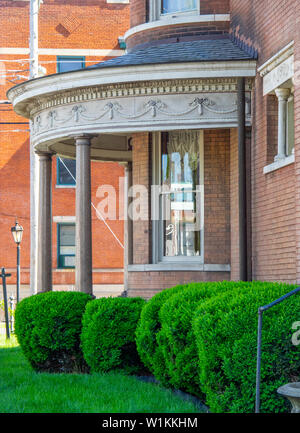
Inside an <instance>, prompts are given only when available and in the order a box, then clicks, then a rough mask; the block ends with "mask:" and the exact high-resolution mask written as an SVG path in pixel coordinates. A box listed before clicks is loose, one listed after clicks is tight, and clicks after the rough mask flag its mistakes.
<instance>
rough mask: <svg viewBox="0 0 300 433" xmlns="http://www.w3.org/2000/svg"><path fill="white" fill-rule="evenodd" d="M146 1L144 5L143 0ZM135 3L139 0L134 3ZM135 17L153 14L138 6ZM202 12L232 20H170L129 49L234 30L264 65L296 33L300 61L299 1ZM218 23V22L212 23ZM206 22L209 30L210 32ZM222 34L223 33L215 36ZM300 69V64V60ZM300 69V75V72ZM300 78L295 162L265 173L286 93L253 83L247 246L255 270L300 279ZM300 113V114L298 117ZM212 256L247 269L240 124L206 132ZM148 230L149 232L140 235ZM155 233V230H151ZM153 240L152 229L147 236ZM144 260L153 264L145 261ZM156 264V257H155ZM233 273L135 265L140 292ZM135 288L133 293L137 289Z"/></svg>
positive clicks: (210, 4) (211, 4)
mask: <svg viewBox="0 0 300 433" xmlns="http://www.w3.org/2000/svg"><path fill="white" fill-rule="evenodd" d="M136 3H139V5H140V6H141V2H136ZM132 4H133V5H134V2H133V3H132ZM133 9H134V10H133V12H132V17H131V20H132V21H131V24H132V25H138V24H142V23H144V22H145V21H146V19H145V13H144V15H143V13H142V9H139V11H138V9H137V8H135V7H134V8H133ZM200 10H201V12H200V13H201V14H210V13H219V14H221V13H222V14H225V13H230V15H231V21H230V24H228V23H226V22H225V23H218V24H217V25H216V24H213V23H205V24H202V23H201V25H200V24H198V25H197V24H193V25H192V24H189V25H186V26H183V25H178V26H176V25H173V26H170V25H168V26H162V27H159V28H156V29H155V28H154V29H152V30H151V29H149V30H145V31H143V32H139V33H136V34H134V35H132V36H131V37H130V38H128V47H129V49H130V48H132V47H134V46H135V45H139V44H141V43H147V44H150V43H151V42H152V43H157V41H158V40H164V41H165V40H168V42H174V43H176V42H177V41H178V39H182V40H184V39H188V38H189V39H205V38H207V39H210V38H213V36H212V34H213V33H214V32H217V31H223V32H224V33H226V31H227V30H228V27H229V29H230V30H229V33H230V34H231V36H232V37H233V38H234V39H235V40H236V42H237V43H238V44H240V45H241V46H243V47H244V49H246V50H247V51H252V52H257V53H258V68H259V67H260V66H261V65H262V64H263V63H265V62H266V61H267V60H268V59H270V58H271V57H272V56H274V55H275V54H276V53H278V52H279V51H280V50H281V49H282V48H284V47H285V46H286V45H288V44H289V43H290V42H291V41H293V40H294V42H295V46H294V55H295V67H298V64H299V63H297V62H299V60H300V29H299V25H298V21H299V18H300V8H299V5H298V4H297V2H294V1H292V0H290V1H286V2H282V1H279V0H278V1H277V0H275V1H272V2H268V1H264V2H262V1H258V0H257V1H250V0H249V1H247V0H231V1H230V2H229V1H228V2H224V1H204V0H202V1H201V2H200ZM213 25H215V26H216V27H215V28H214V29H213V28H212V26H213ZM205 28H206V30H207V34H204V33H205ZM214 37H215V36H214ZM298 68H299V67H298ZM296 73H297V74H298V75H299V72H297V70H296ZM298 75H297V77H295V78H296V79H295V80H294V81H295V82H294V86H295V93H294V97H295V163H292V164H289V165H287V166H285V167H282V168H280V169H278V170H275V171H272V172H270V173H267V174H264V167H266V166H267V165H269V164H271V163H273V162H274V157H275V155H276V154H277V146H278V100H277V97H276V96H275V94H270V95H266V96H263V79H262V77H261V76H260V74H259V72H258V73H257V76H256V78H255V80H254V82H253V91H252V128H250V129H249V130H247V140H246V154H247V164H246V165H247V168H246V170H247V214H248V215H247V223H248V230H247V236H248V241H247V249H248V269H249V270H248V277H249V278H253V279H256V280H266V281H287V282H296V281H300V249H299V247H298V245H299V242H300V219H299V217H298V214H299V212H300V205H299V197H300V195H299V187H298V184H300V183H299V181H300V178H299V176H300V168H299V167H300V163H299V160H300V151H299V146H298V145H299V144H300V142H299V141H300V126H299V125H300V102H299V100H300V90H299V89H300V83H299V79H298ZM298 117H299V121H298ZM204 164H205V165H204V167H205V263H220V264H221V263H230V266H231V274H230V278H231V279H232V280H238V279H239V278H240V274H239V272H240V270H239V187H238V183H239V172H238V135H237V129H231V130H206V131H205V158H204ZM139 236H141V234H139ZM147 239H148V240H149V233H147ZM145 240H146V235H145ZM142 263H146V260H143V261H142ZM149 263H150V262H149ZM220 278H228V275H227V276H226V275H224V273H223V274H222V273H221V272H220V273H216V274H215V273H205V272H204V273H195V272H140V273H138V272H132V273H130V275H129V283H130V284H129V286H130V288H131V290H132V293H134V294H143V293H144V294H145V296H147V297H148V296H151V295H152V294H154V293H155V292H156V291H158V290H161V289H162V288H165V287H169V286H171V285H174V284H177V283H182V282H187V281H194V280H198V281H201V280H206V279H207V280H210V279H220ZM130 293H131V292H130Z"/></svg>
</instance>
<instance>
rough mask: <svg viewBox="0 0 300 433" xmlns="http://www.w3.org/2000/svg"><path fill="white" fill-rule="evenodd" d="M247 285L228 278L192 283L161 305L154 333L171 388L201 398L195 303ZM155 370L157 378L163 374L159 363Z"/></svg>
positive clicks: (247, 285)
mask: <svg viewBox="0 0 300 433" xmlns="http://www.w3.org/2000/svg"><path fill="white" fill-rule="evenodd" d="M247 287H249V283H236V282H228V281H224V282H205V283H192V284H189V286H188V287H187V288H186V289H185V290H183V291H181V292H180V293H177V294H175V295H174V296H172V297H170V298H169V299H168V300H167V301H166V302H165V303H164V304H163V306H162V307H161V309H160V311H159V317H160V321H161V324H162V326H161V330H160V331H159V332H158V334H157V342H158V345H159V348H160V350H161V352H162V354H163V357H164V363H163V369H165V370H166V371H167V374H168V377H169V383H170V384H171V385H172V386H173V387H175V388H177V389H183V390H185V391H188V392H191V393H193V394H196V395H198V396H199V397H202V398H203V393H202V391H201V386H200V381H199V376H198V363H199V360H198V356H197V348H196V342H195V336H194V333H193V329H192V319H193V315H194V312H195V310H196V309H197V307H198V305H200V304H201V303H203V302H204V303H205V301H207V300H208V299H210V298H213V297H215V296H219V295H221V294H222V293H224V292H228V291H229V292H232V293H233V292H234V291H235V289H237V288H240V289H247ZM155 371H156V375H157V376H158V378H159V377H160V375H161V374H163V373H164V371H163V370H162V369H160V365H159V364H158V365H156V366H155ZM164 374H166V373H164Z"/></svg>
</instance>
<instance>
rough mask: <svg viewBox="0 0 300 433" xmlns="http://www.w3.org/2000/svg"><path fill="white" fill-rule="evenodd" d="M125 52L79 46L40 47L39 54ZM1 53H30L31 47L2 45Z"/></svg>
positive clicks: (78, 54)
mask: <svg viewBox="0 0 300 433" xmlns="http://www.w3.org/2000/svg"><path fill="white" fill-rule="evenodd" d="M124 53H125V51H124V50H110V49H99V50H96V49H79V48H40V49H39V55H41V56H42V55H45V56H89V57H103V56H105V57H106V56H109V57H118V56H122V55H123V54H124ZM0 54H11V55H15V54H25V55H26V54H28V55H29V48H22V47H16V48H14V47H0Z"/></svg>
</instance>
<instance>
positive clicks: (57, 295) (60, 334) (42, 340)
mask: <svg viewBox="0 0 300 433" xmlns="http://www.w3.org/2000/svg"><path fill="white" fill-rule="evenodd" d="M91 299H92V297H91V296H90V295H87V294H85V293H77V292H47V293H40V294H38V295H34V296H30V297H29V298H25V299H23V300H22V301H21V302H20V303H19V304H18V305H17V308H16V313H15V332H16V335H17V338H18V342H19V344H20V346H21V348H22V351H23V353H24V355H25V356H26V358H27V359H28V361H29V362H30V364H31V365H32V367H33V368H34V369H35V370H37V371H49V372H72V371H82V370H85V369H86V368H87V366H86V364H85V362H84V359H83V356H82V352H81V349H80V333H81V326H82V325H81V319H82V315H83V313H84V310H85V307H86V304H87V303H88V302H89V301H90V300H91Z"/></svg>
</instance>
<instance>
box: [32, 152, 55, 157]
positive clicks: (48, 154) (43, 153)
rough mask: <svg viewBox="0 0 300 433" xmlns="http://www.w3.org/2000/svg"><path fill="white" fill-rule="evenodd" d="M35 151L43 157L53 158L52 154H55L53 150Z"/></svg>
mask: <svg viewBox="0 0 300 433" xmlns="http://www.w3.org/2000/svg"><path fill="white" fill-rule="evenodd" d="M34 153H35V154H36V155H37V156H39V157H42V158H43V159H51V158H52V156H53V155H54V153H53V152H47V151H44V152H43V151H42V150H35V151H34Z"/></svg>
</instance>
